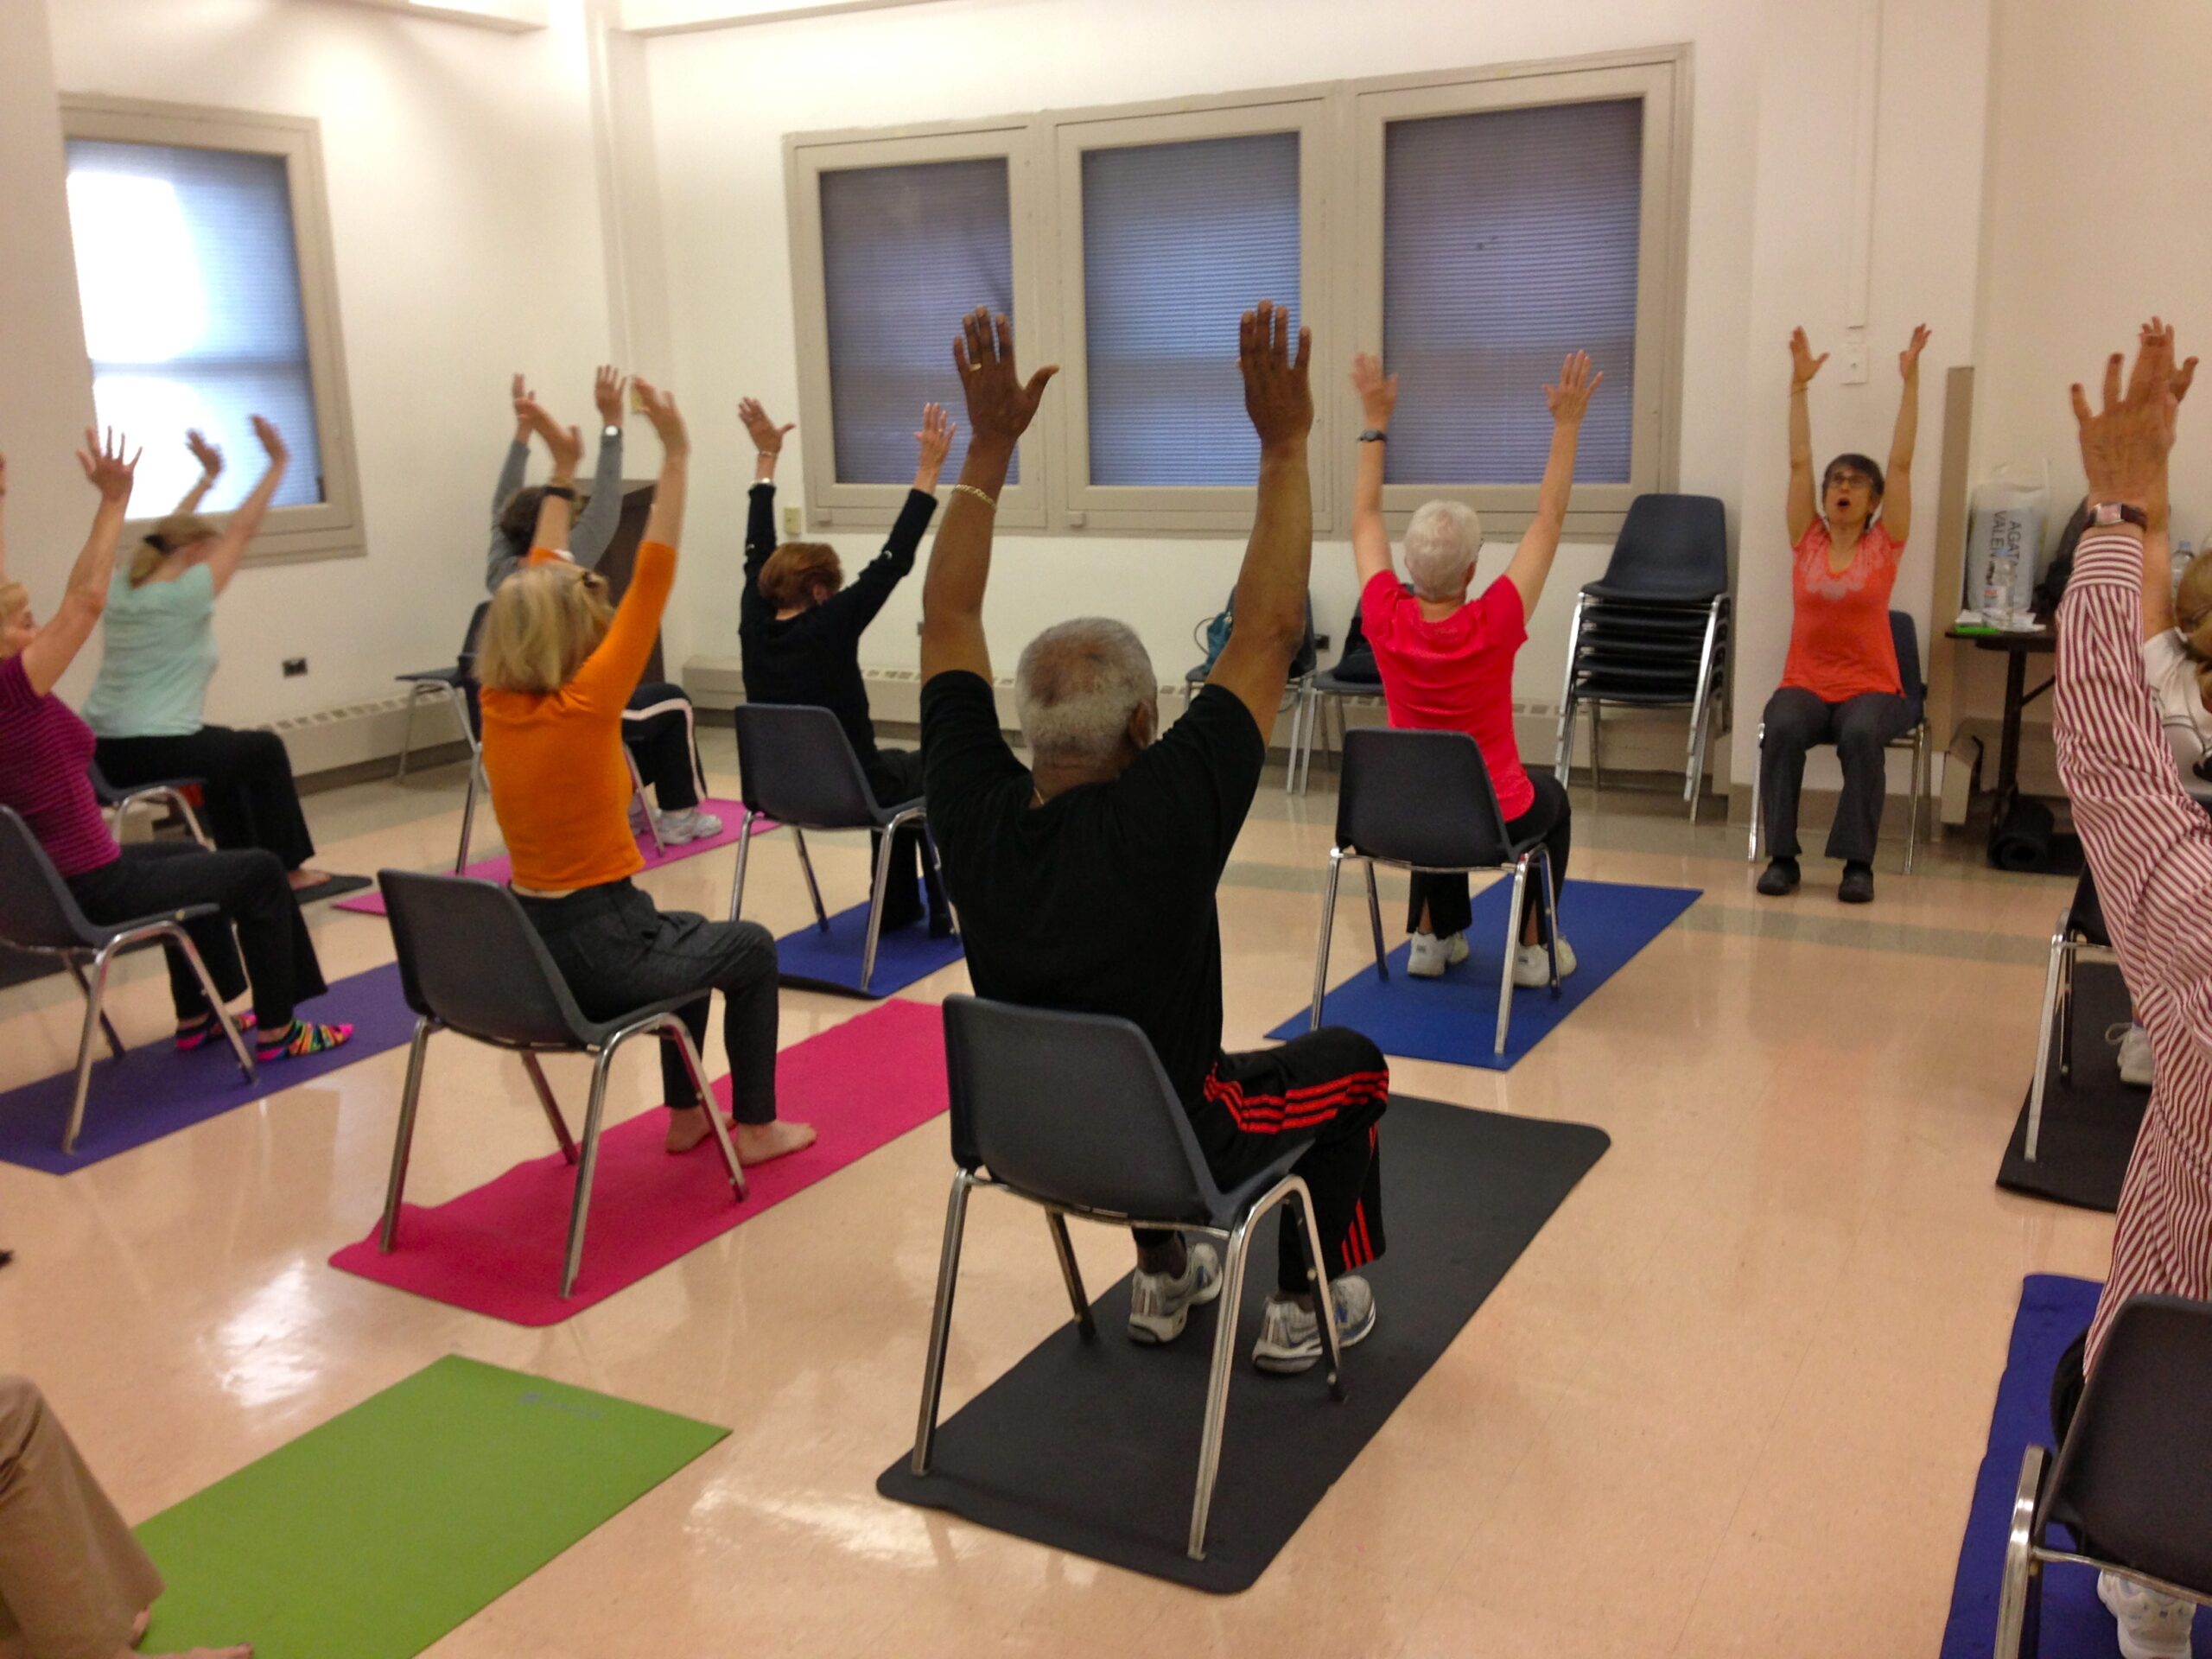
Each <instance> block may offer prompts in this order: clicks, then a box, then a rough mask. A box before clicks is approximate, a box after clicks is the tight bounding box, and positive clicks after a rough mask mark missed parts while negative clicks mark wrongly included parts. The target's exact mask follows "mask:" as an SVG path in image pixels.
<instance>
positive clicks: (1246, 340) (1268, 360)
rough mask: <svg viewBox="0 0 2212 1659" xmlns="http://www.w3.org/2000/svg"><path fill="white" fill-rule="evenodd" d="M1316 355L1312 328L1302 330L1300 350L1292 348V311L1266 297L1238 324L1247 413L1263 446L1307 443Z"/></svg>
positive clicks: (1238, 352) (1238, 355) (1238, 358)
mask: <svg viewBox="0 0 2212 1659" xmlns="http://www.w3.org/2000/svg"><path fill="white" fill-rule="evenodd" d="M1312 358H1313V330H1312V329H1311V328H1300V330H1299V331H1298V352H1297V355H1296V356H1295V357H1294V356H1293V355H1292V354H1291V350H1290V312H1289V309H1288V308H1287V307H1284V306H1279V305H1277V304H1276V303H1275V302H1274V301H1273V300H1262V301H1261V302H1260V303H1259V306H1258V308H1256V309H1255V310H1251V311H1247V312H1246V313H1245V314H1244V315H1243V318H1242V319H1241V320H1240V321H1238V323H1237V327H1236V367H1237V369H1238V371H1239V372H1241V373H1242V374H1243V377H1244V412H1245V413H1246V414H1247V415H1249V416H1251V417H1252V426H1253V429H1254V430H1255V431H1257V432H1258V433H1259V435H1260V448H1262V449H1269V448H1277V447H1279V446H1281V445H1283V444H1287V443H1294V442H1304V441H1305V438H1306V433H1307V432H1309V431H1311V430H1312V429H1313V385H1312V384H1311V383H1310V382H1309V381H1308V380H1307V378H1306V365H1307V364H1308V362H1309V361H1310V360H1311V359H1312Z"/></svg>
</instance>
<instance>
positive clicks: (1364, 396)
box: [1351, 352, 1398, 593]
mask: <svg viewBox="0 0 2212 1659" xmlns="http://www.w3.org/2000/svg"><path fill="white" fill-rule="evenodd" d="M1351 389H1352V390H1353V391H1355V392H1357V393H1358V394H1359V411H1360V415H1361V416H1362V417H1363V419H1364V420H1365V421H1366V423H1367V427H1366V430H1365V431H1363V432H1362V433H1361V434H1360V435H1359V459H1358V461H1357V462H1356V463H1355V464H1354V466H1353V468H1352V482H1351V557H1352V563H1353V565H1354V566H1355V567H1356V568H1357V569H1358V571H1359V590H1360V592H1362V593H1365V592H1366V591H1367V584H1368V583H1369V582H1372V581H1374V580H1375V578H1376V577H1377V576H1379V575H1382V574H1383V572H1384V571H1386V570H1388V569H1389V568H1390V530H1389V525H1388V524H1385V523H1384V522H1383V462H1384V461H1385V460H1386V459H1387V457H1385V455H1384V454H1383V447H1384V446H1385V445H1386V444H1387V443H1388V442H1389V433H1390V416H1391V413H1392V411H1393V410H1395V409H1396V408H1397V406H1398V377H1397V376H1396V375H1395V374H1389V375H1386V374H1384V373H1383V359H1381V358H1379V357H1376V356H1373V355H1372V354H1370V353H1366V352H1360V353H1357V354H1355V355H1354V356H1353V358H1352V360H1351ZM1376 432H1379V433H1381V434H1383V435H1382V436H1381V437H1370V435H1369V434H1370V433H1376Z"/></svg>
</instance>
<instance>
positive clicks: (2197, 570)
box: [2174, 547, 2212, 708]
mask: <svg viewBox="0 0 2212 1659" xmlns="http://www.w3.org/2000/svg"><path fill="white" fill-rule="evenodd" d="M2174 626H2176V627H2177V628H2179V629H2180V630H2181V642H2182V645H2183V649H2184V650H2186V651H2187V652H2189V655H2190V661H2191V662H2193V663H2194V664H2196V695H2197V697H2198V700H2199V701H2201V702H2204V703H2205V704H2206V706H2207V707H2209V708H2212V547H2208V548H2207V549H2205V550H2204V551H2203V552H2202V553H2199V554H2198V555H2197V556H2196V557H2195V558H2193V559H2191V560H2190V562H2189V563H2188V565H2187V566H2186V567H2184V568H2183V570H2182V573H2181V585H2180V586H2179V587H2178V588H2176V589H2175V590H2174Z"/></svg>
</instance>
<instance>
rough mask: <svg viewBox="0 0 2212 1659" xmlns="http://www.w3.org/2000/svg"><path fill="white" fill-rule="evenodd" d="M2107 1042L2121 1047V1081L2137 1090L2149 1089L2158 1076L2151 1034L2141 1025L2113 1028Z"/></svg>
mask: <svg viewBox="0 0 2212 1659" xmlns="http://www.w3.org/2000/svg"><path fill="white" fill-rule="evenodd" d="M2105 1041H2107V1042H2108V1043H2117V1044H2119V1045H2120V1081H2121V1082H2122V1083H2125V1084H2129V1085H2131V1086H2132V1087H2134V1088H2137V1089H2148V1088H2149V1087H2150V1086H2151V1084H2152V1082H2153V1081H2154V1080H2155V1079H2156V1077H2157V1075H2158V1065H2157V1063H2156V1062H2155V1061H2154V1060H2153V1059H2152V1056H2151V1033H2149V1032H2147V1031H2145V1030H2144V1029H2143V1027H2141V1026H2139V1025H2135V1024H2133V1023H2131V1024H2128V1025H2124V1026H2113V1027H2111V1028H2110V1029H2109V1030H2107V1032H2106V1033H2105Z"/></svg>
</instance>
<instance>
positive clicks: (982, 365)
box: [952, 305, 1060, 448]
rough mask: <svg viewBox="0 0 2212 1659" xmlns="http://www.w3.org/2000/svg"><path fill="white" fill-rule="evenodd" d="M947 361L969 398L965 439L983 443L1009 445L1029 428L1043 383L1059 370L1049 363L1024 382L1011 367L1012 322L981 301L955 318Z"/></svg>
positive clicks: (987, 446) (1041, 392)
mask: <svg viewBox="0 0 2212 1659" xmlns="http://www.w3.org/2000/svg"><path fill="white" fill-rule="evenodd" d="M952 361H953V363H954V365H956V366H957V368H958V369H959V371H960V390H961V391H962V393H963V395H964V396H965V397H967V399H968V430H969V434H970V437H969V442H970V443H971V444H973V445H981V446H982V447H983V448H989V447H991V446H992V445H993V444H1005V445H1007V446H1011V445H1012V444H1013V442H1014V440H1015V439H1017V438H1019V437H1020V435H1022V434H1023V433H1024V432H1026V431H1027V430H1028V429H1029V423H1030V422H1031V421H1033V420H1034V419H1036V417H1037V405H1038V404H1039V402H1041V401H1042V400H1043V398H1044V396H1045V387H1046V385H1047V383H1049V382H1050V381H1051V379H1052V377H1053V376H1054V375H1056V374H1058V372H1060V365H1058V364H1057V363H1048V364H1046V365H1045V366H1044V367H1043V368H1041V369H1039V370H1038V371H1037V372H1036V373H1034V374H1033V375H1031V376H1030V377H1029V378H1028V380H1027V382H1026V383H1025V382H1024V381H1023V380H1022V379H1021V378H1020V372H1018V371H1017V370H1016V369H1015V368H1014V325H1013V324H1012V323H1010V322H1008V321H1007V320H1006V316H1005V314H1004V313H1001V314H1000V315H997V316H993V315H991V313H990V312H989V310H988V308H985V307H982V306H980V305H979V306H977V307H976V308H975V309H974V310H973V311H970V312H969V314H968V315H966V316H964V317H963V318H962V319H961V320H960V338H959V339H957V340H954V341H953V342H952Z"/></svg>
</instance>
